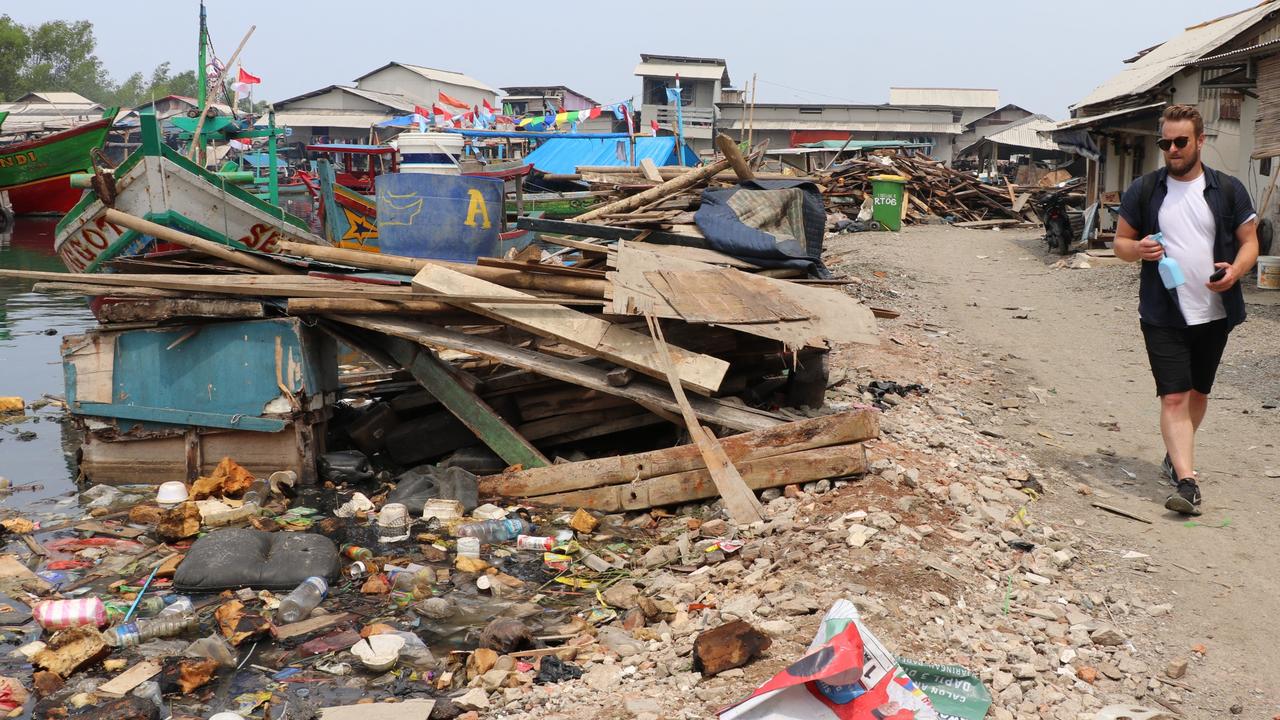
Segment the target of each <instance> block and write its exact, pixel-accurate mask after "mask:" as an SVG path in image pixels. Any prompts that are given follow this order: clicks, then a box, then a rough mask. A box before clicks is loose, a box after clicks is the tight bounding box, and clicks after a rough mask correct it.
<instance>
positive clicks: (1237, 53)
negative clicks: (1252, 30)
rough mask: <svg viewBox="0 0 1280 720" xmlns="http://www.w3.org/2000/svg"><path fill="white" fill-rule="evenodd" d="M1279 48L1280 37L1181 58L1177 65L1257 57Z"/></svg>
mask: <svg viewBox="0 0 1280 720" xmlns="http://www.w3.org/2000/svg"><path fill="white" fill-rule="evenodd" d="M1278 50H1280V38H1276V39H1274V40H1268V41H1266V42H1264V43H1258V44H1257V45H1250V46H1249V47H1242V48H1238V49H1236V50H1232V51H1230V52H1224V53H1221V54H1218V55H1210V56H1209V57H1203V58H1199V59H1197V60H1183V61H1182V62H1180V63H1178V64H1179V65H1197V64H1200V63H1211V62H1218V61H1221V60H1244V59H1245V58H1251V57H1257V56H1259V55H1270V54H1271V53H1274V52H1276V51H1278Z"/></svg>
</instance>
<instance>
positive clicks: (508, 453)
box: [383, 338, 551, 467]
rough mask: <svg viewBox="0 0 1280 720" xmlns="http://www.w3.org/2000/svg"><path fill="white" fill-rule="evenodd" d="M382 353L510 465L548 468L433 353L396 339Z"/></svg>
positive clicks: (392, 339)
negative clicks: (406, 371)
mask: <svg viewBox="0 0 1280 720" xmlns="http://www.w3.org/2000/svg"><path fill="white" fill-rule="evenodd" d="M383 346H384V349H385V350H386V351H387V352H388V353H389V354H390V355H391V356H392V357H394V358H395V359H396V362H398V363H400V364H401V365H402V366H404V368H405V369H406V370H408V371H409V373H410V374H412V375H413V377H414V378H416V379H417V380H418V382H420V383H422V386H423V387H425V388H426V389H427V391H428V392H430V393H431V394H432V395H434V396H435V397H436V399H437V400H439V401H440V403H441V404H442V405H444V406H445V407H446V408H448V410H449V412H451V413H453V414H454V416H455V417H457V418H458V420H460V421H462V424H463V425H466V426H467V428H468V429H470V430H471V432H473V433H475V434H476V437H478V438H480V439H481V440H482V441H483V442H484V444H485V445H488V446H489V449H490V450H493V452H494V453H496V454H497V456H498V457H500V458H502V459H503V460H504V461H506V462H507V463H509V464H511V465H523V466H525V467H544V466H547V465H550V464H551V462H550V461H549V460H547V458H546V456H544V455H543V454H542V453H541V452H539V451H538V449H537V448H536V447H534V446H533V445H532V444H531V443H530V442H529V441H528V440H526V439H525V438H524V437H523V436H522V435H520V433H519V432H517V431H516V429H515V428H513V427H511V425H510V424H508V423H507V421H506V420H503V419H502V418H501V417H500V416H499V415H498V414H497V413H496V412H494V411H493V408H491V407H489V404H488V403H486V402H485V401H484V400H482V399H480V397H479V396H478V395H476V394H475V393H474V392H472V391H471V390H469V389H467V388H466V387H463V385H462V384H461V383H459V382H457V381H456V380H455V379H454V378H453V375H452V374H451V373H450V371H449V370H448V369H447V368H445V367H444V365H443V363H441V362H440V359H439V358H437V357H436V356H435V353H433V352H432V351H430V350H428V349H427V348H424V347H421V346H419V345H415V344H413V343H411V342H408V341H406V340H401V339H399V338H387V340H386V342H385V343H384V345H383Z"/></svg>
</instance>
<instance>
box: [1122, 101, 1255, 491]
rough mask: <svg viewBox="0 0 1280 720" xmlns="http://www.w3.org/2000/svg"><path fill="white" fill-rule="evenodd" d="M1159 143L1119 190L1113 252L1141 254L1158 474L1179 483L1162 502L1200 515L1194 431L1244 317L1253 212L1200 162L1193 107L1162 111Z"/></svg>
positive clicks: (1239, 189)
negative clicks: (1158, 154)
mask: <svg viewBox="0 0 1280 720" xmlns="http://www.w3.org/2000/svg"><path fill="white" fill-rule="evenodd" d="M1157 145H1159V147H1160V150H1161V151H1162V152H1163V153H1164V164H1165V166H1164V167H1163V168H1160V169H1159V170H1156V171H1154V172H1151V173H1148V174H1146V175H1144V176H1142V177H1141V178H1138V179H1137V180H1135V181H1134V182H1133V184H1131V185H1130V186H1129V188H1128V189H1127V190H1125V192H1124V196H1123V197H1122V198H1121V201H1120V219H1119V224H1118V226H1117V227H1116V239H1115V251H1116V257H1118V258H1120V259H1122V260H1127V261H1129V262H1132V261H1135V260H1141V261H1142V274H1141V276H1140V286H1139V300H1138V315H1139V316H1140V318H1141V321H1142V335H1143V338H1144V340H1145V341H1146V346H1147V358H1148V359H1149V361H1150V363H1151V374H1152V375H1153V376H1154V377H1155V381H1156V394H1157V395H1159V396H1160V434H1161V435H1162V436H1163V437H1164V446H1165V449H1166V450H1167V453H1168V454H1166V455H1165V459H1164V473H1165V474H1166V475H1167V477H1168V479H1169V481H1170V482H1171V483H1173V485H1174V487H1175V488H1176V491H1175V492H1174V493H1173V494H1172V495H1170V496H1169V499H1168V500H1167V501H1166V502H1165V505H1164V506H1165V507H1166V508H1168V509H1169V510H1173V511H1175V512H1178V513H1182V514H1184V515H1199V514H1200V487H1199V485H1197V484H1196V472H1195V434H1196V430H1197V429H1199V427H1200V422H1201V421H1202V420H1204V414H1205V409H1206V408H1207V407H1208V404H1209V391H1210V390H1211V389H1212V388H1213V379H1214V376H1215V375H1216V374H1217V371H1218V362H1219V361H1220V360H1221V359H1222V351H1223V348H1225V347H1226V344H1227V335H1228V333H1230V332H1231V329H1232V328H1234V327H1235V326H1236V325H1238V324H1240V323H1241V322H1243V321H1244V316H1245V312H1244V293H1243V292H1242V291H1241V289H1240V284H1239V280H1240V279H1241V278H1242V277H1244V275H1245V274H1246V273H1248V272H1249V270H1251V269H1252V268H1253V264H1254V262H1255V261H1257V259H1258V236H1257V227H1256V225H1257V224H1256V223H1255V219H1256V217H1257V215H1256V213H1254V211H1253V205H1252V203H1251V202H1250V201H1249V196H1248V194H1247V193H1246V192H1245V189H1244V186H1243V185H1242V184H1241V183H1240V181H1239V180H1237V179H1236V178H1234V177H1231V176H1229V175H1226V174H1224V173H1220V172H1218V171H1216V170H1213V169H1211V168H1208V167H1205V165H1204V164H1203V163H1201V162H1200V150H1201V148H1202V147H1203V146H1204V119H1203V118H1201V117H1200V111H1199V110H1197V109H1196V107H1195V106H1194V105H1171V106H1169V107H1168V108H1166V109H1165V111H1164V115H1163V116H1162V117H1161V120H1160V140H1159V141H1158V142H1157ZM1272 172H1275V171H1274V170H1273V171H1272ZM1156 233H1160V234H1161V235H1162V236H1163V244H1162V243H1161V241H1160V239H1159V238H1155V237H1152V236H1153V235H1155V234H1156ZM1165 257H1167V258H1171V259H1172V260H1173V261H1175V262H1176V263H1177V266H1178V269H1180V270H1181V275H1182V277H1183V278H1184V282H1182V283H1181V284H1177V280H1176V278H1177V275H1178V273H1177V271H1176V270H1175V271H1173V272H1168V271H1167V270H1166V272H1165V273H1162V272H1161V270H1160V269H1159V268H1158V263H1159V262H1160V260H1161V258H1165ZM1162 275H1165V276H1166V277H1165V279H1164V280H1162ZM1167 285H1176V287H1167Z"/></svg>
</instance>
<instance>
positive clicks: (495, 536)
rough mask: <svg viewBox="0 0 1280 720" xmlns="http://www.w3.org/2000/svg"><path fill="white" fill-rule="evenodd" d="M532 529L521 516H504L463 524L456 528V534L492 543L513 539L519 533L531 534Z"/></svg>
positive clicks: (519, 534)
mask: <svg viewBox="0 0 1280 720" xmlns="http://www.w3.org/2000/svg"><path fill="white" fill-rule="evenodd" d="M533 529H534V528H533V525H532V524H530V523H529V521H528V520H525V519H523V518H504V519H502V520H483V521H481V522H474V523H469V524H467V525H463V526H462V527H460V528H458V536H459V537H474V538H480V542H483V543H488V544H493V543H495V542H505V541H507V540H515V539H516V538H517V537H519V536H521V535H532V534H533Z"/></svg>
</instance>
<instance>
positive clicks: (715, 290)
mask: <svg viewBox="0 0 1280 720" xmlns="http://www.w3.org/2000/svg"><path fill="white" fill-rule="evenodd" d="M644 276H645V279H646V280H648V281H649V284H650V285H652V286H653V288H654V289H655V290H658V291H659V292H660V293H662V295H663V297H665V298H666V300H667V303H668V304H669V305H671V307H672V309H674V310H675V311H676V312H677V313H679V314H680V317H682V318H684V320H685V322H692V323H761V322H777V321H779V320H804V319H806V318H808V317H809V313H808V312H805V310H804V308H801V307H800V306H798V305H796V304H795V303H793V302H791V301H790V300H788V299H787V298H786V296H785V295H783V292H782V289H781V286H780V284H779V283H772V282H769V280H768V278H763V277H759V276H756V275H749V274H747V273H744V272H741V271H739V270H734V269H731V268H714V269H711V270H659V271H656V272H647V273H645V274H644Z"/></svg>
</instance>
